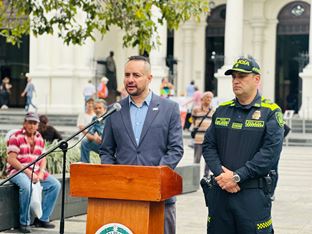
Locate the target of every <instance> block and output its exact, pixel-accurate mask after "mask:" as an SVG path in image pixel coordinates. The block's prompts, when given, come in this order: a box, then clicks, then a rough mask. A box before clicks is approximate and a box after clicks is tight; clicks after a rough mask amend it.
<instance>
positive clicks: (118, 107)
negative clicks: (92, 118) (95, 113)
mask: <svg viewBox="0 0 312 234" xmlns="http://www.w3.org/2000/svg"><path fill="white" fill-rule="evenodd" d="M120 110H121V105H120V104H119V103H117V102H116V103H114V104H113V105H112V106H111V107H110V108H109V109H108V110H107V111H106V112H105V114H104V115H102V116H101V117H99V118H98V119H97V120H96V121H98V122H101V121H103V120H104V119H106V118H107V117H108V116H110V115H111V114H113V113H114V112H115V111H120Z"/></svg>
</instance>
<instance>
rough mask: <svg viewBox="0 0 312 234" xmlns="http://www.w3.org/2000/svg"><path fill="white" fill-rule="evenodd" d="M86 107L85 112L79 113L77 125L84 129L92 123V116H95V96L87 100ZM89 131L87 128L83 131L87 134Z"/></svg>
mask: <svg viewBox="0 0 312 234" xmlns="http://www.w3.org/2000/svg"><path fill="white" fill-rule="evenodd" d="M85 109H86V110H85V112H82V113H80V114H79V115H78V119H77V127H78V128H79V130H82V129H84V127H86V126H87V125H88V124H89V123H91V120H92V118H93V117H94V116H95V113H94V99H93V98H89V99H88V100H87V101H86V105H85ZM87 132H88V130H87V129H86V130H84V131H83V132H82V133H83V134H86V133H87Z"/></svg>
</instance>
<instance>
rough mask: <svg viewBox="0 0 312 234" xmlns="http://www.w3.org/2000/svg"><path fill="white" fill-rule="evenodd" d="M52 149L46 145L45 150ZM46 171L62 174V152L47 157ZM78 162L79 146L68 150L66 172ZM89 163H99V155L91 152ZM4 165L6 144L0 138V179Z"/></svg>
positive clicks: (50, 145) (3, 175) (55, 152)
mask: <svg viewBox="0 0 312 234" xmlns="http://www.w3.org/2000/svg"><path fill="white" fill-rule="evenodd" d="M50 147H53V144H47V145H46V148H47V150H48V149H49V148H50ZM46 159H47V170H48V171H49V172H50V173H51V174H59V173H62V170H63V152H62V151H61V150H59V149H57V150H56V151H54V152H52V153H50V154H49V155H48V156H47V157H46ZM79 160H80V146H79V145H77V146H75V147H74V148H72V149H69V150H68V151H67V153H66V172H69V168H70V164H71V163H74V162H79ZM90 161H91V163H98V164H99V163H101V160H100V158H99V155H98V154H96V153H94V152H91V154H90ZM5 165H6V144H5V141H4V138H3V137H0V178H2V177H5V175H6V174H5Z"/></svg>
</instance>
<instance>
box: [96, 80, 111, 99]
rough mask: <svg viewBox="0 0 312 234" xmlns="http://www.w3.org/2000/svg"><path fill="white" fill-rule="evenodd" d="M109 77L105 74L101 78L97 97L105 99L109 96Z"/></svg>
mask: <svg viewBox="0 0 312 234" xmlns="http://www.w3.org/2000/svg"><path fill="white" fill-rule="evenodd" d="M107 83H108V79H107V77H105V76H103V77H102V79H101V83H100V84H99V85H98V88H97V90H98V91H97V97H98V98H101V99H105V98H107V97H108V92H109V91H108V88H107Z"/></svg>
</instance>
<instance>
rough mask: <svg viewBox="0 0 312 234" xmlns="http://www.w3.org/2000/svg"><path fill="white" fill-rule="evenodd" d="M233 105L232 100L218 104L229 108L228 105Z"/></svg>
mask: <svg viewBox="0 0 312 234" xmlns="http://www.w3.org/2000/svg"><path fill="white" fill-rule="evenodd" d="M233 103H234V101H233V100H230V101H226V102H222V103H221V104H220V106H229V105H231V104H233Z"/></svg>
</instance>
